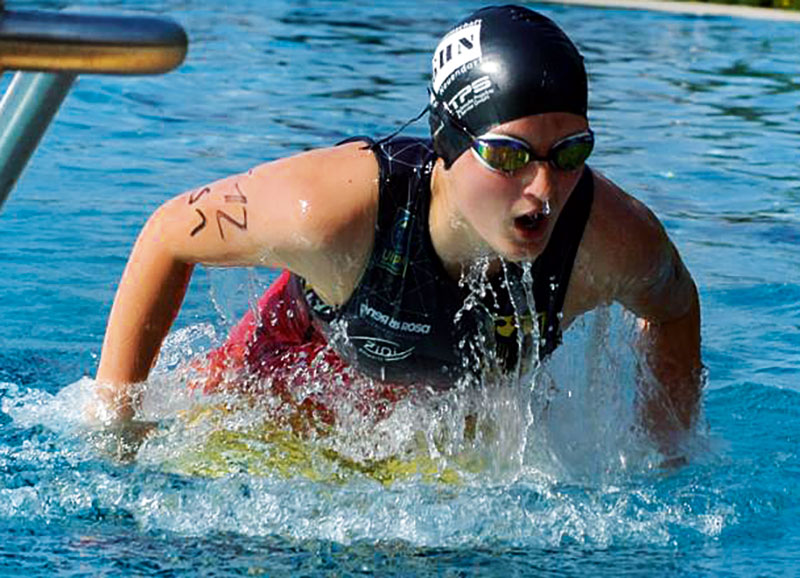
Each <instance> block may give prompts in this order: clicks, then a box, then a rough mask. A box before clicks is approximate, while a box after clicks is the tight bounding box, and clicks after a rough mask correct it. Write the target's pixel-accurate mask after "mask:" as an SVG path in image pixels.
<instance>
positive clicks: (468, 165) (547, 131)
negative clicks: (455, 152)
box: [448, 112, 588, 261]
mask: <svg viewBox="0 0 800 578" xmlns="http://www.w3.org/2000/svg"><path fill="white" fill-rule="evenodd" d="M587 128H588V123H587V120H586V119H585V118H584V117H582V116H579V115H575V114H570V113H560V112H559V113H544V114H537V115H533V116H528V117H524V118H521V119H517V120H513V121H510V122H507V123H505V124H502V125H500V126H497V127H495V128H494V129H492V130H491V131H490V133H489V134H500V135H507V136H512V137H515V138H517V139H521V140H524V141H525V142H527V143H528V144H529V145H530V147H531V148H532V149H533V151H534V152H535V154H536V155H537V156H539V157H545V156H546V155H547V154H548V152H549V151H550V149H551V147H552V146H553V145H554V144H555V143H557V142H558V141H560V140H562V139H564V138H565V137H568V136H571V135H574V134H577V133H580V132H582V131H585V130H586V129H587ZM481 136H483V135H481ZM582 170H583V165H581V166H580V167H579V168H577V169H576V170H571V171H565V170H561V169H557V168H555V167H554V166H553V165H552V164H551V163H549V162H546V161H532V162H530V163H529V164H527V165H525V166H524V167H522V168H520V169H518V170H517V171H515V172H513V173H511V174H508V173H501V172H497V171H493V170H491V169H489V168H488V167H487V166H486V165H485V164H483V163H482V162H481V161H480V160H479V159H478V157H477V156H476V155H475V154H474V153H473V152H472V150H468V151H466V152H465V153H464V154H462V155H461V156H460V157H458V159H457V160H456V161H455V162H454V163H453V165H452V167H451V168H450V174H449V175H448V177H449V180H450V183H451V185H452V190H453V194H452V197H451V199H450V201H451V203H452V204H453V206H454V207H455V209H456V210H457V211H458V213H459V214H460V216H461V218H462V219H463V220H464V221H465V223H466V224H467V225H468V226H469V227H471V228H472V229H473V231H474V233H477V236H476V238H478V239H480V241H479V242H482V243H484V244H485V246H484V247H481V248H479V249H484V250H485V249H489V250H490V251H492V252H494V253H497V254H498V255H500V256H501V257H503V258H505V259H508V260H510V261H524V260H533V259H535V258H536V257H538V256H539V255H540V254H541V253H542V251H543V250H544V248H545V247H546V246H547V242H548V240H549V239H550V235H551V233H552V231H553V226H554V225H555V222H556V219H558V216H559V215H560V214H561V210H562V209H563V207H564V204H565V203H566V202H567V199H568V198H569V196H570V194H571V193H572V190H573V189H574V188H575V185H576V184H577V183H578V179H579V178H580V176H581V173H582Z"/></svg>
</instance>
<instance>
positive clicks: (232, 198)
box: [225, 183, 247, 205]
mask: <svg viewBox="0 0 800 578" xmlns="http://www.w3.org/2000/svg"><path fill="white" fill-rule="evenodd" d="M234 186H235V187H236V194H235V195H225V202H226V203H241V204H243V205H246V204H247V197H245V196H244V193H243V192H242V189H240V188H239V183H236V184H235V185H234Z"/></svg>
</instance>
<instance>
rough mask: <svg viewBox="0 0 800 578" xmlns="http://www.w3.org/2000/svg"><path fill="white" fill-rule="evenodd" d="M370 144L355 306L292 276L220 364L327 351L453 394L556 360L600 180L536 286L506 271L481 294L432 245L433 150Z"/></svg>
mask: <svg viewBox="0 0 800 578" xmlns="http://www.w3.org/2000/svg"><path fill="white" fill-rule="evenodd" d="M361 140H364V141H365V143H366V144H365V146H369V147H370V148H371V149H372V151H373V152H374V154H375V155H376V158H377V159H378V162H379V165H380V188H379V191H380V192H379V210H378V218H377V223H376V226H375V243H374V247H373V251H372V254H371V256H370V258H369V263H368V265H367V267H366V270H365V271H364V273H363V276H362V278H361V280H360V282H359V284H358V286H357V287H356V289H355V291H354V292H353V294H352V295H351V296H350V298H349V299H348V301H347V302H346V303H344V304H343V305H341V306H339V307H331V306H329V305H327V304H325V303H324V302H323V301H322V300H321V299H320V298H319V297H318V296H317V294H316V293H315V292H314V290H313V287H310V286H308V285H307V284H306V283H305V281H304V280H303V279H302V278H300V277H298V276H296V275H294V274H292V273H289V272H288V271H286V272H284V273H283V274H282V275H281V276H280V277H279V278H278V279H277V280H276V281H275V283H274V284H273V285H272V286H271V287H270V289H269V290H268V291H267V292H266V293H265V295H264V296H263V297H262V299H261V300H260V302H259V307H258V314H257V315H254V314H253V313H252V312H251V313H248V314H247V315H246V316H245V318H244V319H242V321H241V322H240V323H239V325H238V326H237V327H235V328H234V330H233V331H232V332H231V334H230V336H229V338H228V341H227V342H226V343H225V345H223V347H221V348H220V349H219V350H217V351H215V352H212V354H211V357H212V362H216V363H217V364H219V363H223V361H224V360H225V359H227V358H235V359H236V360H239V361H240V362H243V363H244V364H245V365H246V366H248V367H249V368H251V369H253V370H256V371H257V372H258V373H263V372H267V373H268V372H270V371H274V370H275V369H276V365H277V364H279V363H281V364H285V363H291V362H296V361H297V360H298V359H299V358H304V359H308V358H310V357H312V356H314V355H319V354H320V352H323V351H324V352H325V353H324V355H326V359H327V361H328V362H329V365H330V364H331V363H333V365H334V366H335V365H337V364H338V365H341V366H346V365H351V366H354V367H355V368H356V369H357V371H359V372H362V373H364V374H367V375H369V376H370V377H373V378H375V379H378V380H381V381H385V382H388V383H409V382H423V383H428V384H433V385H442V384H443V385H451V386H452V385H453V384H455V383H456V382H457V380H458V379H459V378H461V377H462V376H465V375H469V374H474V373H475V372H479V371H485V370H487V369H499V370H500V371H505V372H510V371H515V370H519V369H520V362H523V363H524V362H525V360H529V359H536V358H537V357H538V358H539V359H543V358H545V357H546V356H548V355H549V354H550V353H551V352H552V351H553V350H554V349H555V348H556V347H557V346H558V344H559V343H560V340H561V329H560V326H559V317H560V312H561V310H562V308H563V305H564V298H565V295H566V292H567V286H568V283H569V278H570V274H571V272H572V266H573V263H574V260H575V255H576V253H577V250H578V245H579V244H580V241H581V238H582V235H583V231H584V228H585V225H586V222H587V220H588V217H589V212H590V210H591V205H592V200H593V195H594V189H593V181H592V172H591V170H590V169H589V168H588V167H585V169H584V171H583V174H582V176H581V178H580V180H579V182H578V184H577V186H576V187H575V189H574V190H573V192H572V194H571V196H570V197H569V199H568V201H567V203H566V205H565V206H564V207H563V209H562V212H561V214H560V215H559V218H558V221H557V222H556V224H555V227H554V229H553V232H552V235H551V238H550V241H549V242H548V245H547V247H546V248H545V250H544V252H543V253H542V254H541V255H540V256H539V257H538V258H537V259H536V261H535V262H534V263H533V264H532V267H531V269H530V274H529V275H528V274H526V272H525V271H524V269H523V267H522V266H520V265H518V264H515V263H505V264H504V266H503V268H502V271H501V273H500V274H498V275H495V276H494V278H490V279H488V281H489V285H490V287H486V288H485V290H484V291H481V290H477V291H476V290H475V289H474V288H472V289H471V288H470V287H467V286H460V284H459V283H458V282H456V281H454V280H452V279H451V278H450V277H449V276H448V274H447V273H446V272H445V270H444V266H443V265H442V263H441V261H440V260H439V258H438V256H437V254H436V252H435V251H434V248H433V245H432V242H431V238H430V234H429V228H428V213H429V203H430V180H431V173H432V170H433V166H434V163H435V161H436V159H437V156H436V153H435V152H434V151H433V148H432V145H431V141H430V140H426V139H418V138H408V137H396V138H393V139H390V140H388V141H378V142H374V141H371V140H368V139H361ZM462 285H463V284H462ZM467 285H469V284H468V283H467ZM531 302H533V303H535V307H534V309H535V310H534V311H531V310H530V307H529V304H530V303H531ZM534 320H535V323H536V328H538V331H536V330H535V327H534ZM537 333H538V337H539V342H538V344H535V343H534V338H535V336H536V335H537ZM534 347H538V351H534V349H533V348H534ZM537 353H538V356H537V355H536V354H537ZM215 355H216V360H215V359H214V356H215ZM287 356H288V357H287Z"/></svg>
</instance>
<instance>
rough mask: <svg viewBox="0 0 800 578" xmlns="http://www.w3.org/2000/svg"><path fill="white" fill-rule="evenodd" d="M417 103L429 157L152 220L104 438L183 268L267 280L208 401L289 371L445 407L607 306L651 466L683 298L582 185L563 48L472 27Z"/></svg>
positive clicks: (132, 288) (165, 320) (683, 341)
mask: <svg viewBox="0 0 800 578" xmlns="http://www.w3.org/2000/svg"><path fill="white" fill-rule="evenodd" d="M429 90H430V93H431V102H430V106H429V107H428V108H429V113H430V125H431V134H432V140H425V139H411V138H397V137H394V138H388V139H384V140H382V141H378V142H374V141H370V140H368V139H361V140H355V141H351V142H346V143H343V144H340V145H338V146H335V147H332V148H327V149H322V150H314V151H311V152H306V153H303V154H300V155H297V156H294V157H291V158H287V159H282V160H279V161H275V162H271V163H267V164H264V165H261V166H259V167H257V168H255V169H253V170H251V171H249V172H248V173H246V174H240V175H235V176H232V177H229V178H226V179H223V180H220V181H217V182H215V183H213V184H211V185H209V186H205V187H202V188H199V189H196V190H193V191H189V192H187V193H185V194H183V195H180V196H178V197H176V198H175V199H173V200H171V201H169V202H167V203H165V204H164V205H163V206H162V207H161V208H159V209H158V210H157V211H156V212H155V213H154V214H153V216H152V217H151V218H150V219H149V221H148V222H147V224H146V226H145V227H144V229H143V231H142V233H141V235H140V236H139V239H138V241H137V243H136V246H135V247H134V250H133V253H132V255H131V257H130V261H129V263H128V266H127V268H126V270H125V273H124V275H123V278H122V281H121V283H120V287H119V290H118V293H117V297H116V299H115V302H114V306H113V308H112V312H111V316H110V320H109V325H108V330H107V333H106V338H105V342H104V345H103V353H102V357H101V361H100V367H99V370H98V373H97V381H98V384H99V385H98V387H99V392H100V394H101V398H102V399H103V400H104V401H105V403H106V404H107V405H108V407H109V409H110V410H111V411H112V414H113V416H114V417H115V418H116V419H117V420H119V421H121V422H125V421H126V420H129V419H130V418H131V416H132V415H133V411H134V408H133V404H132V402H131V399H130V397H131V396H130V391H131V388H130V385H131V384H134V383H136V382H140V381H143V380H145V379H146V378H147V376H148V372H149V370H150V368H151V366H152V365H153V362H154V360H155V358H156V356H157V354H158V351H159V348H160V346H161V343H162V341H163V339H164V337H165V335H166V334H167V332H168V331H169V328H170V326H171V323H172V321H173V320H174V318H175V316H176V315H177V312H178V309H179V307H180V304H181V302H182V299H183V295H184V292H185V290H186V287H187V285H188V282H189V278H190V276H191V273H192V269H193V267H194V265H195V264H196V263H203V264H208V265H216V266H272V267H281V268H283V269H284V270H285V272H284V274H283V275H282V276H281V277H280V278H279V279H278V281H277V282H276V284H275V285H274V286H273V287H272V288H271V289H270V290H269V291H268V292H267V294H266V295H265V296H264V298H262V300H261V303H260V307H259V310H260V313H259V315H258V316H253V315H248V316H247V317H246V318H245V319H244V320H243V321H242V323H240V325H239V326H238V327H237V328H235V329H234V331H233V332H232V334H231V337H230V338H229V340H228V342H227V343H226V344H225V345H224V346H223V347H222V348H220V349H219V350H218V351H216V352H213V353H212V354H211V368H210V370H209V371H210V374H211V375H210V378H209V384H210V385H209V387H214V386H216V385H217V384H218V383H219V382H220V381H221V380H223V378H224V373H225V371H227V370H228V369H229V368H231V367H233V368H234V369H237V370H244V371H250V372H254V373H258V372H264V373H267V374H269V373H270V372H272V371H276V369H277V364H278V362H285V361H286V357H285V356H286V355H293V354H297V355H296V357H297V358H299V357H302V356H304V355H305V356H306V357H308V355H311V356H314V355H320V354H321V355H325V356H326V359H328V361H331V362H333V363H334V364H337V365H339V366H341V367H344V366H345V365H347V364H350V365H353V366H354V367H355V368H356V369H357V370H358V371H360V372H363V373H364V374H366V375H369V376H371V377H373V378H375V379H376V380H378V381H383V382H387V383H396V382H412V383H414V382H425V383H434V384H436V385H444V386H452V385H454V384H456V383H458V382H459V380H469V379H471V378H473V377H474V376H476V375H479V374H481V373H482V372H485V371H489V370H496V371H502V372H510V371H519V370H520V369H521V368H524V365H525V361H526V360H527V359H531V358H536V357H537V355H538V357H539V358H544V357H546V356H547V355H549V353H550V352H551V351H552V350H553V349H554V348H555V347H556V346H557V345H558V343H559V340H560V335H561V331H562V330H563V329H565V328H566V327H568V326H569V324H570V322H571V321H572V320H573V319H575V317H576V316H578V315H580V314H582V313H584V312H586V311H589V310H591V309H593V308H595V307H597V306H599V305H602V304H607V303H611V302H614V301H617V302H620V303H621V304H622V305H623V306H625V307H626V308H627V309H628V310H630V311H631V312H633V313H634V314H635V315H637V317H638V318H639V319H640V327H641V331H642V340H641V347H642V349H643V353H644V359H645V360H646V362H647V364H648V365H649V370H650V371H651V372H652V375H653V377H654V378H655V382H656V388H655V391H654V392H652V394H651V395H648V396H646V399H647V401H646V402H645V403H644V405H643V421H644V423H645V424H646V425H647V426H648V429H649V431H650V432H651V434H652V435H653V437H654V439H655V440H656V441H657V442H658V443H659V444H660V445H661V446H662V448H668V447H670V445H671V443H672V442H673V441H674V439H675V437H676V435H679V434H681V433H682V432H683V431H685V430H687V429H689V428H690V427H691V425H692V422H693V420H694V418H695V417H696V412H697V405H698V400H699V389H700V370H701V362H700V352H699V344H700V337H699V325H700V317H699V305H698V298H697V291H696V288H695V285H694V282H693V281H692V279H691V276H690V274H689V273H688V271H687V270H686V268H685V267H684V265H683V263H682V262H681V259H680V257H679V256H678V253H677V251H676V250H675V248H674V246H673V245H672V243H671V242H670V241H669V239H668V237H667V235H666V234H665V232H664V230H663V227H662V226H661V224H660V223H659V222H658V220H657V219H656V217H655V216H654V215H653V214H652V213H651V212H650V211H649V210H648V209H647V208H646V207H645V206H643V205H642V204H641V203H639V202H638V201H636V200H635V199H633V198H632V197H630V196H629V195H627V194H626V193H624V192H623V191H622V190H620V189H619V187H617V186H616V185H614V184H613V183H612V182H610V181H609V180H608V179H606V178H604V177H603V176H602V175H600V174H599V173H597V172H595V171H593V170H591V169H590V168H589V167H588V166H586V164H585V161H586V159H587V158H588V156H589V154H590V153H591V150H592V147H593V145H594V135H593V133H592V131H591V129H590V128H589V123H588V120H587V115H586V113H587V80H586V72H585V69H584V65H583V59H582V57H581V56H580V54H579V53H578V50H577V49H576V48H575V46H574V45H573V43H572V42H571V41H570V40H569V39H568V38H567V36H566V35H565V34H564V33H563V31H561V30H560V29H559V28H558V26H557V25H556V24H554V23H553V22H552V21H551V20H549V19H547V18H546V17H544V16H542V15H540V14H538V13H536V12H533V11H531V10H528V9H526V8H521V7H515V6H503V7H489V8H485V9H482V10H479V11H478V12H476V13H474V14H472V15H470V16H469V17H468V18H467V19H465V20H464V21H463V22H461V23H460V24H459V25H458V26H456V27H455V28H454V29H453V30H451V31H450V32H449V33H448V34H447V35H446V36H445V37H444V38H443V40H442V41H441V43H440V44H439V46H438V48H437V50H436V52H435V54H434V58H433V77H432V82H431V86H430V89H429ZM470 271H472V273H469V272H470ZM465 279H466V281H465ZM483 281H485V282H486V283H488V285H489V286H490V288H489V289H488V290H477V291H476V290H474V289H475V287H470V285H473V286H474V285H476V284H477V285H481V284H482V283H483ZM532 302H534V303H535V305H534V306H533V307H531V303H532ZM534 319H535V320H536V323H533V322H532V321H533V320H534ZM537 335H538V337H539V341H538V343H536V342H535V341H534V338H535V336H537ZM298 352H299V353H298Z"/></svg>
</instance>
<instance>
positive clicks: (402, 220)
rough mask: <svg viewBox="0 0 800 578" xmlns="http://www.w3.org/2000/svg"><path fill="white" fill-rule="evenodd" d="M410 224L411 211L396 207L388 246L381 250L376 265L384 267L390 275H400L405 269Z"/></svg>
mask: <svg viewBox="0 0 800 578" xmlns="http://www.w3.org/2000/svg"><path fill="white" fill-rule="evenodd" d="M410 224H411V213H410V212H409V211H407V210H406V209H398V211H397V217H395V221H394V226H393V227H392V237H391V241H390V246H389V247H387V248H384V249H383V250H382V251H381V256H380V260H379V261H378V267H380V268H381V269H386V270H387V271H389V273H391V274H392V275H400V274H401V273H402V272H403V269H405V266H406V262H407V261H408V259H407V258H406V253H407V251H406V247H407V246H408V242H407V240H408V228H409V225H410Z"/></svg>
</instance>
